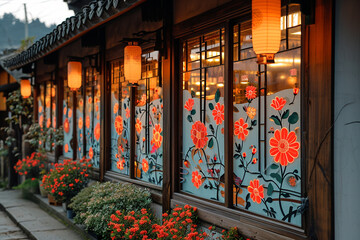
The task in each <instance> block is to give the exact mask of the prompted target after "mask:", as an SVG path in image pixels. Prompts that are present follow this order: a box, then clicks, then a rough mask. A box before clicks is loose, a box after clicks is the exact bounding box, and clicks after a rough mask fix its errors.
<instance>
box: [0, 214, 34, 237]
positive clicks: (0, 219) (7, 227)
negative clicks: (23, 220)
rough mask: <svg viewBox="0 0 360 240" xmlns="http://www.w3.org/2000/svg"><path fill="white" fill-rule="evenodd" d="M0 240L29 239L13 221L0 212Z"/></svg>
mask: <svg viewBox="0 0 360 240" xmlns="http://www.w3.org/2000/svg"><path fill="white" fill-rule="evenodd" d="M0 239H1V240H5V239H6V240H25V239H29V238H28V237H27V236H26V235H25V233H24V232H23V231H21V229H20V228H19V227H18V226H16V224H15V223H13V221H11V219H10V218H9V217H8V216H7V215H6V213H4V212H3V211H0Z"/></svg>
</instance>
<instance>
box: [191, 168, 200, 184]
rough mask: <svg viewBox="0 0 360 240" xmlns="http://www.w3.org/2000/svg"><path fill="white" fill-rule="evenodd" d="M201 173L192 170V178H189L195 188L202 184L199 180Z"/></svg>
mask: <svg viewBox="0 0 360 240" xmlns="http://www.w3.org/2000/svg"><path fill="white" fill-rule="evenodd" d="M201 178H202V177H201V175H200V174H199V172H198V171H194V172H192V179H191V182H192V183H193V184H194V186H195V187H196V188H199V187H200V186H201V184H202V181H201Z"/></svg>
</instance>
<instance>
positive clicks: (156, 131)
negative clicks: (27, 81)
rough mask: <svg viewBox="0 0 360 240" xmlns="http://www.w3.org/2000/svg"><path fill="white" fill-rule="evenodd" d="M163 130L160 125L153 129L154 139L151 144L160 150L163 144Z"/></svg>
mask: <svg viewBox="0 0 360 240" xmlns="http://www.w3.org/2000/svg"><path fill="white" fill-rule="evenodd" d="M161 132H162V129H161V127H160V124H156V125H155V128H154V129H153V138H152V139H151V144H154V145H155V147H156V148H160V146H161V143H162V136H161Z"/></svg>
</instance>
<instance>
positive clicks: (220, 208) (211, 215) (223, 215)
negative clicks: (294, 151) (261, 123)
mask: <svg viewBox="0 0 360 240" xmlns="http://www.w3.org/2000/svg"><path fill="white" fill-rule="evenodd" d="M220 8H221V7H220ZM244 8H245V9H244ZM240 10H241V11H240ZM235 11H236V10H235ZM237 11H240V12H241V13H239V14H238V15H236V14H229V15H230V17H229V16H226V17H222V18H221V19H217V18H216V17H215V18H214V19H213V20H210V21H209V20H208V19H209V18H211V15H209V16H208V17H209V18H206V17H205V16H207V14H208V13H204V14H202V15H200V16H196V17H194V18H192V19H189V20H187V21H185V22H182V23H179V24H177V25H175V27H174V30H175V32H174V43H175V44H174V56H173V62H174V66H175V69H174V75H173V76H174V77H173V86H177V84H179V89H182V87H183V84H182V77H181V76H182V73H183V70H182V69H183V63H182V56H183V55H182V54H183V53H182V46H183V42H184V41H185V40H187V39H190V38H192V37H196V36H201V35H203V34H206V33H208V32H211V31H214V30H216V29H220V28H222V27H224V28H225V51H224V52H225V59H224V69H225V70H224V75H225V76H224V80H225V81H224V82H225V90H224V94H225V99H224V100H225V103H224V106H225V112H224V117H225V120H224V122H225V123H224V140H225V144H224V145H225V147H224V155H225V166H226V167H225V203H221V202H216V201H212V200H208V199H204V198H200V197H196V196H194V195H191V194H188V193H186V192H183V191H181V183H180V181H179V180H178V179H179V175H180V174H179V170H177V169H179V167H180V166H181V164H182V160H181V159H182V126H183V116H182V111H179V112H178V113H175V114H174V118H175V119H177V120H176V121H173V122H172V124H176V125H178V127H176V129H175V132H174V133H175V134H172V139H173V140H172V141H173V142H177V143H178V146H176V147H173V148H172V151H174V152H175V153H174V154H173V156H175V157H174V158H173V159H172V166H173V168H175V170H173V174H172V176H173V180H172V181H173V183H172V186H173V187H172V191H171V194H172V197H171V203H170V206H171V207H175V206H176V205H183V204H192V205H194V206H197V207H198V211H199V215H200V218H201V219H202V220H204V221H208V222H214V219H216V218H219V217H220V219H221V220H218V221H216V222H217V225H219V226H221V227H225V228H230V227H233V226H239V222H238V220H237V221H234V219H239V218H241V219H242V220H241V224H245V225H247V227H248V231H249V232H254V231H256V232H259V229H264V230H265V231H266V230H268V231H273V232H275V233H274V234H275V235H273V236H274V237H275V236H276V237H279V235H277V234H278V233H280V234H284V235H286V236H289V237H293V238H296V239H303V238H306V231H307V229H308V225H306V221H305V220H306V218H307V217H308V213H305V214H303V215H302V227H298V226H295V225H293V224H289V223H287V222H284V221H280V220H276V219H271V218H268V217H266V216H264V215H259V214H256V213H252V212H249V211H246V210H245V211H244V210H242V209H234V206H233V199H232V194H233V192H232V185H233V179H232V177H231V176H232V173H233V156H232V155H233V145H232V144H233V104H232V103H233V95H232V91H233V63H234V60H233V29H234V26H235V25H237V24H240V23H242V22H245V21H249V20H250V21H251V14H250V6H245V7H243V8H241V9H237ZM234 15H235V16H234ZM197 18H199V19H200V20H201V21H200V22H198V21H197V20H199V19H197ZM304 18H305V16H304V15H303V13H302V14H301V23H302V24H301V25H300V26H301V31H302V35H301V46H300V48H301V56H300V57H301V63H302V64H301V66H300V68H301V80H300V89H304V86H305V81H304V78H305V77H304V74H303V69H304V67H305V66H304V65H305V62H304V57H303V52H304V45H303V43H304V39H305V37H304V34H305V24H304V23H305V21H304ZM205 19H206V20H205ZM205 23H206V24H205ZM194 29H196V30H194ZM287 31H288V30H287ZM287 31H286V32H287ZM287 42H288V41H287ZM287 50H291V49H286V50H285V51H287ZM282 52H283V51H282ZM176 68H178V69H177V70H176ZM304 95H305V94H304ZM304 95H302V96H301V113H302V117H301V126H302V133H303V132H306V128H305V127H306V125H304V121H305V120H306V119H307V114H304V112H303V108H304V107H303V106H304V105H303V104H304V101H305V96H304ZM174 98H175V99H177V101H176V103H172V108H173V109H182V107H183V106H182V103H183V101H182V99H183V96H182V91H178V92H177V91H175V96H174ZM303 116H304V117H303ZM174 135H175V136H174ZM299 141H300V144H301V146H302V147H301V149H300V152H301V157H302V162H301V168H302V172H301V178H302V179H303V180H302V187H301V188H302V195H304V196H307V192H306V191H305V190H306V188H305V186H306V178H305V177H306V170H307V168H306V163H305V162H306V161H305V160H306V155H305V146H306V145H305V141H306V140H305V135H303V134H302V137H301V140H299ZM229 153H230V154H229ZM229 217H230V218H229ZM248 224H249V225H248ZM265 231H264V232H265ZM267 234H269V233H267ZM260 235H262V233H260ZM271 235H272V234H270V235H264V237H265V236H266V237H269V239H270V238H271Z"/></svg>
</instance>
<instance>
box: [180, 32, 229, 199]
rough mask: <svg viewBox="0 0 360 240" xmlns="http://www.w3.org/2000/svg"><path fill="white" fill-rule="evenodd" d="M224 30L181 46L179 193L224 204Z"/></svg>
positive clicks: (202, 36) (188, 41)
mask: <svg viewBox="0 0 360 240" xmlns="http://www.w3.org/2000/svg"><path fill="white" fill-rule="evenodd" d="M224 44H225V42H224V29H219V30H216V31H214V32H210V33H208V34H205V35H201V36H198V37H195V38H191V39H187V40H186V41H184V43H183V73H182V79H183V92H182V94H183V100H182V106H183V110H182V111H183V125H182V128H183V130H182V139H183V140H182V167H181V186H182V191H184V192H187V193H190V194H193V195H197V196H201V197H203V198H207V199H211V200H215V201H219V202H224V183H225V182H224V171H225V165H224Z"/></svg>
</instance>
